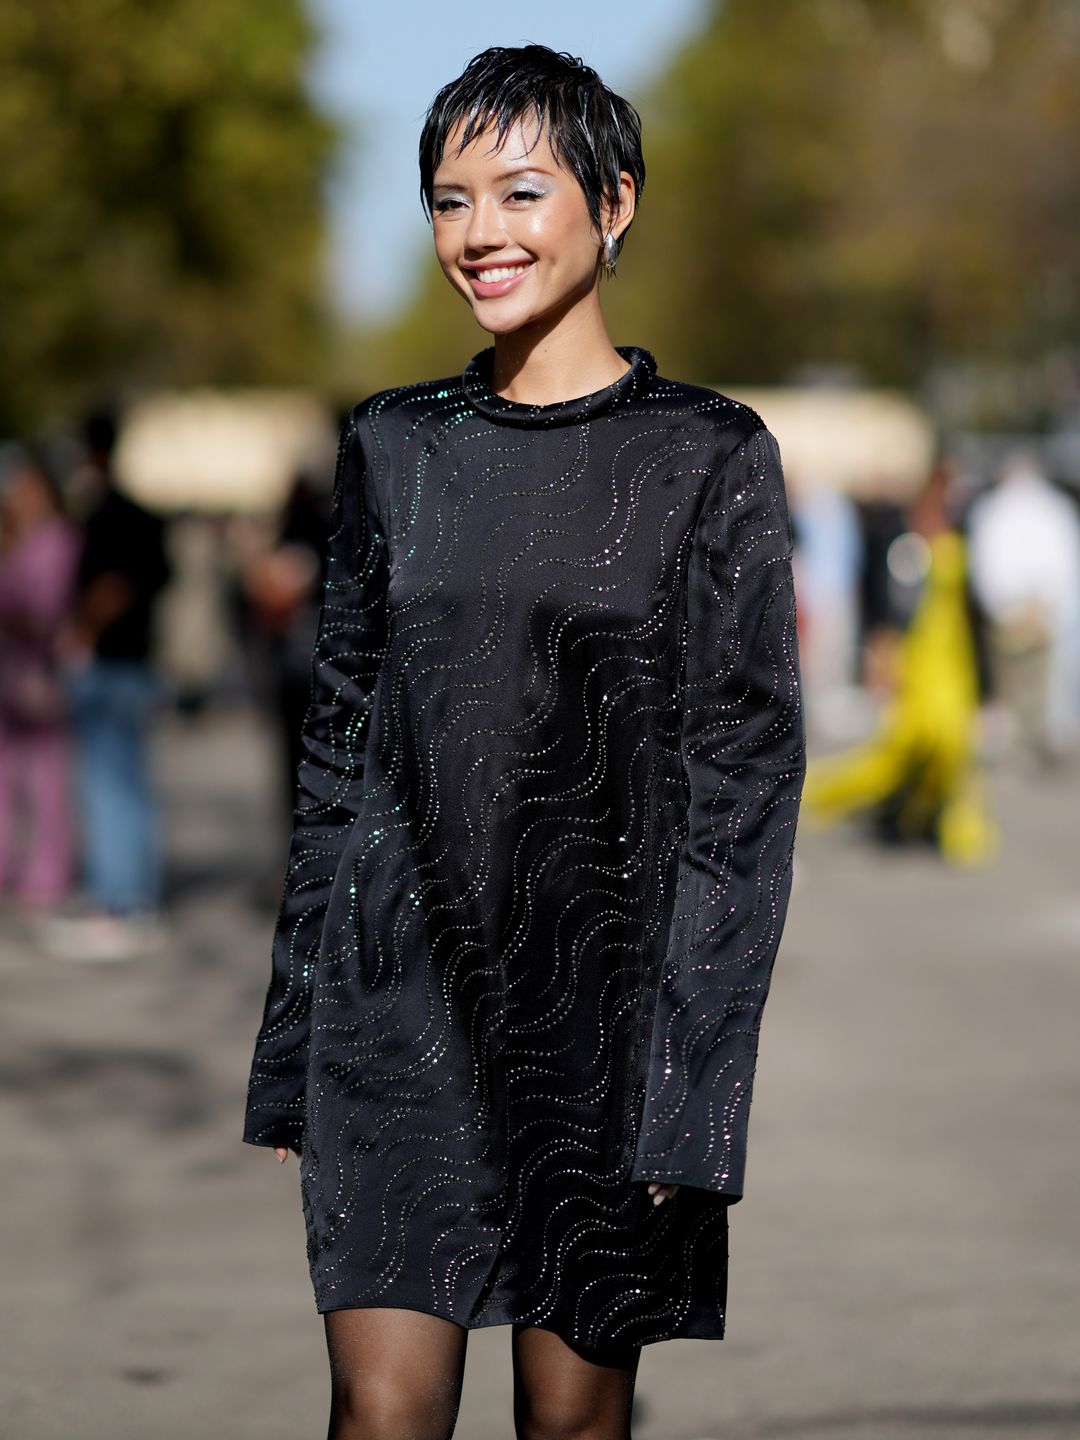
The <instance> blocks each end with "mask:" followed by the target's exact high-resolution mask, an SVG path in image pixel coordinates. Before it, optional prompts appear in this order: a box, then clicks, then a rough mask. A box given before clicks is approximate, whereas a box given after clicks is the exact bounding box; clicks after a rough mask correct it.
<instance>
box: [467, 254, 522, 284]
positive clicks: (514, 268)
mask: <svg viewBox="0 0 1080 1440" xmlns="http://www.w3.org/2000/svg"><path fill="white" fill-rule="evenodd" d="M531 264H532V261H531V260H530V261H529V262H528V264H525V265H500V266H497V267H496V268H494V269H492V270H472V271H470V272H469V273H470V274H471V275H472V277H473V279H474V280H479V281H480V282H481V284H483V285H494V284H496V283H497V282H498V281H500V280H512V279H513V277H514V276H515V275H524V273H525V271H526V270H528V269H529V266H530V265H531Z"/></svg>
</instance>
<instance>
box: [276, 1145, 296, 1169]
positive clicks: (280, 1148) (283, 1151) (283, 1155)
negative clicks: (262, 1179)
mask: <svg viewBox="0 0 1080 1440" xmlns="http://www.w3.org/2000/svg"><path fill="white" fill-rule="evenodd" d="M290 1150H291V1151H292V1153H293V1154H294V1155H295V1156H296V1158H297V1159H298V1160H299V1159H300V1151H299V1150H297V1149H296V1147H295V1146H294V1145H275V1146H274V1154H275V1155H276V1156H277V1158H278V1159H279V1160H280V1161H281V1163H282V1165H284V1164H285V1161H286V1160H287V1159H288V1158H289V1151H290Z"/></svg>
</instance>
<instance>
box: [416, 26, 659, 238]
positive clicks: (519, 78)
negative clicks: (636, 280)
mask: <svg viewBox="0 0 1080 1440" xmlns="http://www.w3.org/2000/svg"><path fill="white" fill-rule="evenodd" d="M530 115H531V116H533V117H535V119H536V121H537V126H538V130H537V138H539V135H540V134H542V133H545V132H546V134H547V138H548V143H549V144H550V146H551V149H552V151H553V152H554V154H555V155H556V157H557V158H558V160H559V161H560V163H561V164H562V165H564V166H565V167H566V168H567V169H568V170H569V171H570V172H571V173H572V174H573V175H575V176H576V177H577V180H578V183H579V184H580V185H581V188H582V190H583V191H584V193H585V200H586V203H587V205H588V209H589V215H590V217H591V218H592V221H593V223H594V224H595V226H596V228H597V230H598V231H599V232H600V234H601V236H603V234H604V223H603V215H602V205H603V203H604V202H605V201H607V202H608V204H609V205H611V206H612V207H613V208H615V209H617V208H618V203H619V172H620V171H622V170H626V171H627V172H628V173H629V174H630V175H632V176H633V179H634V185H635V188H636V191H637V195H638V196H639V197H640V195H641V192H642V191H643V190H644V189H645V161H644V158H643V157H642V153H641V117H640V115H639V114H638V112H637V111H636V110H635V109H634V107H633V105H631V104H630V102H629V101H628V100H624V99H623V98H622V96H621V95H616V94H615V92H614V91H613V90H610V89H609V88H608V86H606V85H605V84H604V82H603V81H602V80H601V79H600V76H599V75H598V74H597V73H596V71H595V70H593V69H592V68H591V67H590V66H588V65H586V64H585V62H584V61H583V60H581V59H579V58H578V57H576V56H574V55H571V54H569V53H568V52H566V51H563V50H551V49H549V47H548V46H547V45H522V46H518V47H508V46H505V45H493V46H492V47H491V48H490V49H487V50H483V51H481V52H480V54H479V55H474V56H473V58H472V59H471V60H470V61H469V63H468V65H466V67H465V69H464V70H463V71H462V73H461V74H460V75H459V76H458V78H457V79H456V80H451V81H450V82H449V84H447V85H444V86H443V88H442V89H441V90H440V91H439V93H438V94H437V95H436V96H435V99H434V100H433V101H432V102H431V106H430V108H429V110H428V112H427V117H426V119H425V121H424V128H423V131H422V132H421V135H420V198H421V202H422V204H423V206H424V210H425V213H426V214H427V216H428V218H429V219H430V218H431V213H432V192H433V183H434V175H435V171H436V170H437V169H438V167H439V164H440V162H441V161H442V158H443V151H444V150H445V149H446V141H447V137H448V136H449V134H450V132H451V131H452V130H453V128H454V126H455V125H456V124H457V123H458V121H459V120H465V127H464V130H463V132H462V136H461V140H460V142H459V144H458V148H457V153H458V154H459V155H460V154H461V152H462V150H464V148H465V146H466V145H468V144H469V142H470V141H471V140H473V139H474V138H475V137H476V136H477V135H478V134H481V133H483V132H484V131H486V130H487V129H488V128H489V127H491V126H497V127H498V128H497V133H496V136H495V139H494V141H493V146H497V145H501V144H502V142H503V140H504V139H505V138H506V134H507V131H508V130H509V129H510V127H511V125H513V124H514V122H515V121H516V120H524V119H525V118H527V117H528V116H530ZM629 228H630V227H629V226H627V230H629ZM627 230H624V231H623V233H622V235H621V236H620V237H619V241H618V246H619V249H620V250H621V249H622V242H623V238H624V237H625V235H626V233H627Z"/></svg>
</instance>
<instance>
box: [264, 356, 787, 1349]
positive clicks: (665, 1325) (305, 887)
mask: <svg viewBox="0 0 1080 1440" xmlns="http://www.w3.org/2000/svg"><path fill="white" fill-rule="evenodd" d="M619 353H620V354H621V355H622V357H623V358H624V359H625V360H626V361H627V364H628V368H627V370H626V371H625V372H624V373H623V375H622V376H620V378H619V379H617V380H616V381H615V382H614V383H613V384H612V385H610V386H607V387H605V388H604V389H603V390H600V391H597V392H595V393H593V394H591V395H587V396H582V397H579V398H577V399H572V400H567V401H561V402H559V403H557V404H554V405H546V406H528V405H521V404H517V403H515V402H511V401H507V400H505V399H503V398H502V397H500V396H499V395H498V394H497V393H496V392H495V391H494V389H493V388H492V369H491V364H492V357H493V351H492V350H491V349H488V350H485V351H481V352H480V354H478V355H476V356H474V357H473V359H472V360H471V361H470V362H469V364H468V366H467V367H466V369H465V371H464V372H463V373H462V374H461V375H458V376H452V377H448V378H446V379H441V380H433V381H426V382H423V383H420V384H416V385H409V386H404V387H400V388H397V389H393V390H385V391H381V392H379V393H378V394H376V395H373V396H371V397H369V398H368V399H367V400H365V401H363V402H361V403H360V404H358V405H357V406H355V407H354V409H353V410H352V412H351V413H350V415H349V416H348V418H347V421H346V423H345V426H344V428H343V431H342V436H341V445H340V450H339V455H338V465H337V474H336V480H335V489H334V509H333V523H332V526H331V534H330V538H329V543H328V554H327V575H326V588H325V593H324V597H323V606H322V613H321V619H320V623H319V633H318V638H317V641H316V646H315V653H314V657H313V665H312V694H311V704H310V708H309V710H308V715H307V719H306V721H305V725H304V756H305V758H304V760H303V762H302V764H301V766H300V771H299V777H298V791H297V805H296V812H295V815H294V824H293V834H292V840H291V846H290V850H289V857H288V870H287V876H286V881H285V887H284V893H283V896H282V902H281V909H280V913H279V915H278V919H277V924H276V928H275V931H274V936H273V947H272V969H271V978H270V983H269V988H268V991H267V995H266V1003H265V1008H264V1014H263V1018H262V1023H261V1027H260V1030H259V1033H258V1036H257V1039H256V1044H255V1054H254V1058H253V1062H252V1067H251V1077H250V1084H249V1090H248V1098H247V1110H246V1116H245V1128H244V1139H245V1140H246V1141H248V1142H249V1143H251V1144H254V1145H283V1144H284V1145H292V1146H296V1147H299V1148H301V1150H302V1154H301V1167H300V1175H301V1194H302V1203H303V1215H304V1221H305V1226H306V1231H307V1247H308V1259H309V1262H310V1269H311V1278H312V1284H313V1287H314V1292H315V1300H316V1306H317V1309H318V1310H319V1311H320V1312H323V1311H327V1310H333V1309H339V1308H344V1307H352V1306H369V1305H374V1306H401V1307H405V1308H412V1309H420V1310H424V1311H427V1312H429V1313H431V1314H436V1315H441V1316H443V1317H445V1318H447V1319H451V1320H454V1321H456V1322H457V1323H458V1324H461V1325H465V1326H469V1327H476V1326H482V1325H493V1324H502V1323H510V1322H512V1321H517V1322H521V1323H526V1324H535V1325H542V1326H545V1327H547V1328H549V1329H553V1330H555V1331H556V1332H558V1333H560V1334H562V1335H563V1336H564V1337H565V1338H567V1339H570V1340H572V1341H574V1342H576V1343H579V1344H586V1345H604V1344H619V1345H623V1344H635V1343H636V1344H646V1343H649V1342H652V1341H657V1340H663V1339H668V1338H673V1337H676V1336H691V1337H698V1338H704V1339H709V1338H714V1339H719V1338H722V1337H723V1335H724V1330H725V1323H726V1306H727V1267H728V1211H729V1207H730V1205H731V1204H733V1203H734V1202H736V1201H738V1200H739V1199H740V1197H741V1196H742V1194H743V1188H744V1183H745V1168H746V1143H747V1134H748V1117H749V1109H750V1103H751V1094H752V1085H753V1077H754V1071H755V1067H756V1061H757V1052H758V1036H759V1027H760V1024H761V1019H762V1011H763V1007H764V1004H765V1000H766V996H767V993H768V989H769V984H770V979H771V975H772V971H773V965H774V960H775V956H776V952H777V947H778V945H779V942H780V937H781V931H782V929H783V925H784V920H785V914H786V910H787V903H788V895H789V890H790V884H791V858H792V849H793V845H794V838H795V829H796V823H797V817H798V810H799V800H800V795H801V789H802V781H803V776H804V773H805V739H804V727H803V716H802V705H801V685H800V674H799V661H798V651H797V641H796V612H795V596H794V589H793V584H792V571H791V553H792V531H791V524H790V520H789V514H788V508H787V500H786V496H785V490H784V480H783V473H782V467H781V460H780V453H779V449H778V446H777V443H776V440H775V439H774V437H773V436H772V434H771V433H770V431H769V430H768V429H766V428H765V426H764V424H763V422H762V420H761V418H760V416H758V415H757V414H756V413H755V412H754V411H753V410H751V409H749V408H748V407H747V406H745V405H743V404H740V403H738V402H736V401H735V400H732V399H730V398H728V397H726V396H724V395H720V394H718V393H716V392H714V391H711V390H706V389H703V388H700V387H697V386H693V385H689V384H685V383H682V382H678V381H672V380H667V379H664V378H663V377H661V376H659V375H658V374H657V370H656V363H655V360H654V358H653V356H652V355H651V353H650V352H649V351H647V350H645V349H643V348H641V347H639V346H620V347H619ZM652 1179H658V1180H669V1181H678V1182H679V1183H680V1186H681V1188H680V1189H679V1191H678V1192H677V1193H676V1195H675V1196H674V1198H673V1199H670V1200H666V1201H665V1202H664V1203H663V1204H661V1205H658V1206H654V1205H653V1204H652V1201H651V1198H650V1197H649V1196H648V1194H647V1189H646V1182H647V1181H649V1180H652Z"/></svg>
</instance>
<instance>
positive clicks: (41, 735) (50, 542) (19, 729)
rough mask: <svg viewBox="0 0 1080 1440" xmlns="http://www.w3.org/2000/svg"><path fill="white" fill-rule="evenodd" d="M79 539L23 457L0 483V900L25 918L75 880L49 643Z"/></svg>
mask: <svg viewBox="0 0 1080 1440" xmlns="http://www.w3.org/2000/svg"><path fill="white" fill-rule="evenodd" d="M79 553H80V539H79V532H78V531H77V529H76V528H75V526H74V525H72V524H71V523H70V521H68V520H67V519H66V517H65V516H64V513H63V503H62V497H61V494H60V491H59V489H58V488H57V486H56V485H55V483H54V482H53V480H52V478H51V477H50V476H49V475H48V473H47V472H46V470H45V468H44V467H43V466H42V465H40V464H38V463H37V461H36V460H35V459H34V457H33V456H32V455H31V454H29V453H28V452H25V451H21V450H18V451H16V452H15V453H14V454H13V455H12V456H11V457H10V458H9V460H8V464H7V465H6V467H5V471H4V475H3V481H2V485H0V894H2V895H3V896H4V898H5V900H13V901H14V902H15V903H16V904H18V905H20V906H21V907H23V908H25V909H26V910H28V911H30V912H31V913H34V912H40V911H45V910H51V909H53V908H55V907H56V906H57V905H58V904H59V903H60V902H61V901H62V900H64V899H65V898H66V897H67V895H68V893H69V891H70V889H71V886H72V882H73V876H74V822H73V818H72V811H71V796H70V787H71V769H70V739H69V730H68V718H67V707H66V701H65V694H64V690H63V686H62V684H61V680H60V672H59V662H58V654H57V648H56V637H57V633H58V631H59V628H60V626H61V624H62V622H63V621H64V620H65V619H66V617H67V615H68V613H69V610H70V607H71V604H72V602H73V589H74V580H75V571H76V566H77V564H78V558H79Z"/></svg>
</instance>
